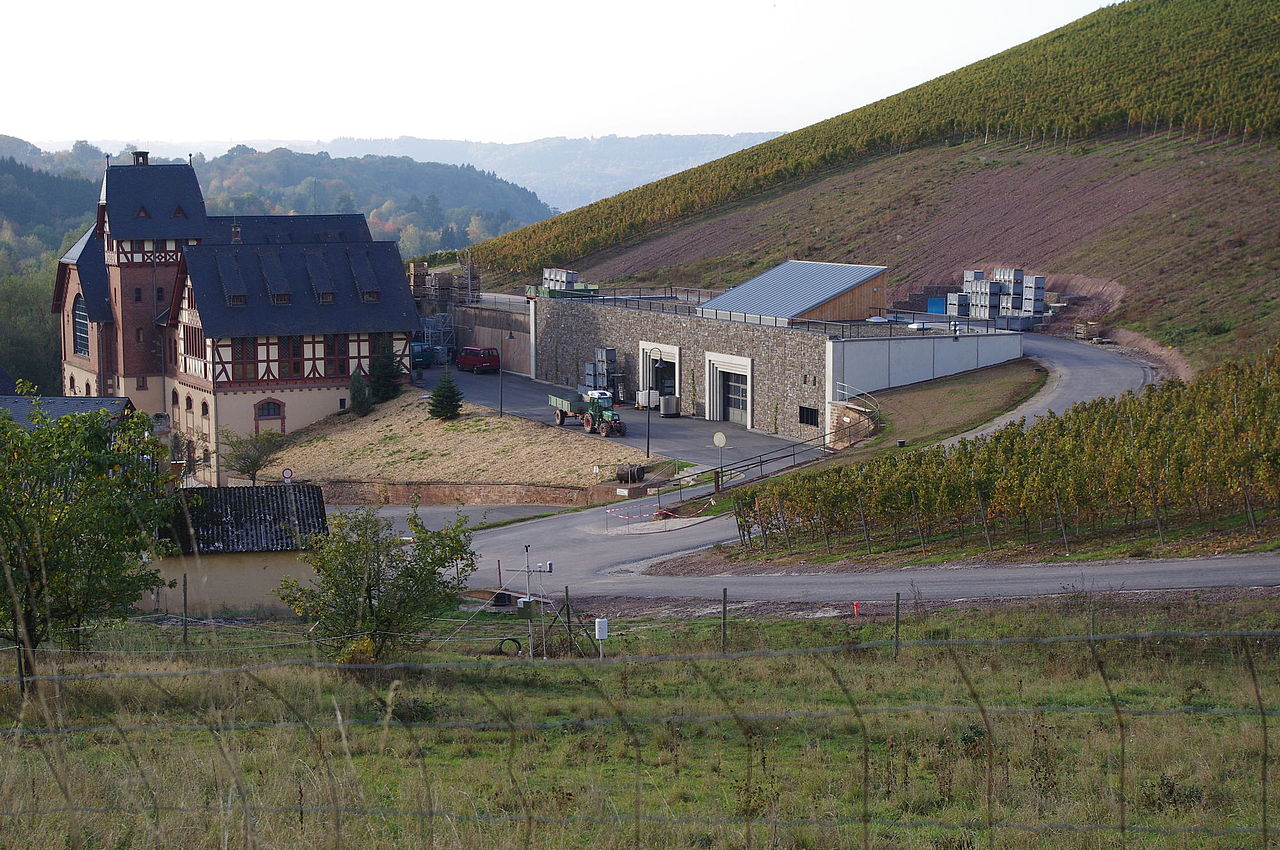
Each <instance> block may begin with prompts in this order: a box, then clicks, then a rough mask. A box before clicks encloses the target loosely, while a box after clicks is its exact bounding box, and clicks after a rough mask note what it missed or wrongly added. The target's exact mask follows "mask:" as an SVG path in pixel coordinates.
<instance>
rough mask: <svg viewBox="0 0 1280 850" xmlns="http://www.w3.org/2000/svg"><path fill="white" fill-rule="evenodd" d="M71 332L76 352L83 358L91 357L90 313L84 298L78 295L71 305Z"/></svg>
mask: <svg viewBox="0 0 1280 850" xmlns="http://www.w3.org/2000/svg"><path fill="white" fill-rule="evenodd" d="M71 330H72V337H73V338H74V341H75V342H74V344H75V352H76V354H79V355H80V356H81V357H88V356H89V311H88V310H86V309H85V306H84V296H83V295H80V294H79V293H77V294H76V300H75V301H73V302H72V303H71Z"/></svg>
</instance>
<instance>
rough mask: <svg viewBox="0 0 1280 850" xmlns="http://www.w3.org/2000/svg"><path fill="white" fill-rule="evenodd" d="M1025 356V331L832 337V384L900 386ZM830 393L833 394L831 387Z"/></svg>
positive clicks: (870, 389) (874, 387) (870, 387)
mask: <svg viewBox="0 0 1280 850" xmlns="http://www.w3.org/2000/svg"><path fill="white" fill-rule="evenodd" d="M1021 356H1022V334H1019V333H993V334H960V335H959V337H953V336H950V335H948V334H929V335H924V336H895V337H889V338H886V337H876V338H871V339H841V340H832V341H831V343H830V358H831V363H830V374H829V382H830V383H829V386H831V387H832V389H833V390H835V385H836V384H840V383H843V384H846V385H848V386H850V387H854V388H856V389H858V390H861V391H863V392H875V391H876V390H883V389H888V388H889V387H901V386H904V385H906V384H914V383H918V382H920V381H928V380H931V379H933V378H941V377H943V376H944V375H954V374H956V373H958V372H967V371H969V370H970V369H978V368H981V367H983V366H991V365H994V364H996V363H1003V362H1005V361H1006V360H1014V359H1016V358H1018V357H1021ZM832 397H833V398H834V397H835V394H834V392H833V394H832Z"/></svg>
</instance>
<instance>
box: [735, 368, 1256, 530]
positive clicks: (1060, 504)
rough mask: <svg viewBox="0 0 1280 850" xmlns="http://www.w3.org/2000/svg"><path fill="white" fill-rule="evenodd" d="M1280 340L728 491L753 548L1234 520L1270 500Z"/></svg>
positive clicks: (1248, 520) (1252, 520)
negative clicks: (1197, 370) (1161, 378)
mask: <svg viewBox="0 0 1280 850" xmlns="http://www.w3.org/2000/svg"><path fill="white" fill-rule="evenodd" d="M1277 434H1280V347H1276V348H1273V349H1271V350H1270V351H1269V352H1268V353H1267V354H1265V355H1263V356H1261V357H1258V358H1257V359H1254V360H1241V361H1231V362H1228V363H1226V364H1224V365H1222V366H1220V367H1218V368H1216V369H1214V370H1213V371H1211V372H1208V373H1205V374H1204V375H1202V376H1200V377H1199V378H1197V379H1196V380H1195V381H1192V382H1190V383H1184V382H1182V381H1179V380H1169V381H1166V382H1164V383H1162V384H1159V385H1153V386H1150V387H1148V388H1147V389H1146V390H1145V391H1144V392H1143V393H1141V394H1139V395H1135V394H1133V393H1127V394H1125V395H1123V396H1120V397H1117V398H1101V399H1096V400H1094V401H1090V402H1082V403H1079V404H1076V405H1075V406H1074V407H1072V408H1071V409H1070V410H1069V411H1067V412H1066V413H1064V414H1063V415H1061V416H1054V415H1052V414H1050V415H1047V416H1045V417H1042V418H1040V419H1038V420H1036V421H1035V422H1034V423H1033V424H1030V425H1028V424H1027V423H1025V422H1024V421H1020V422H1015V423H1010V424H1009V425H1007V426H1005V427H1004V428H1001V429H1000V430H998V431H996V432H994V433H992V434H990V435H988V436H983V437H978V438H975V439H966V440H960V441H958V442H957V443H955V444H954V445H951V446H931V447H928V448H922V449H917V450H913V451H904V452H899V453H894V454H887V455H883V456H880V457H878V458H875V459H873V460H871V461H868V462H865V463H861V464H857V465H853V466H846V467H839V468H831V469H826V470H823V471H821V472H817V473H814V474H809V475H794V476H789V477H785V478H779V479H776V480H771V481H767V482H764V483H760V484H756V485H752V486H748V487H744V488H742V489H740V490H738V491H737V492H736V494H735V496H734V514H735V516H736V518H737V522H738V529H739V534H740V539H741V542H742V544H743V545H744V546H746V547H748V548H752V549H763V550H773V549H777V548H786V549H790V548H793V547H795V546H797V545H809V546H813V545H817V546H822V545H825V546H826V548H827V550H828V551H834V549H835V547H837V546H838V547H840V548H841V549H847V550H854V551H858V550H866V551H867V552H871V551H873V550H874V549H876V548H882V549H883V548H897V547H902V546H914V545H919V547H920V548H921V549H925V548H926V547H927V545H928V541H929V540H931V539H936V538H940V537H945V538H964V537H972V538H974V539H977V540H981V541H983V542H984V543H985V545H986V546H987V547H988V548H990V549H995V548H998V547H1000V546H1002V545H1011V544H1017V543H1021V542H1029V541H1030V540H1031V539H1032V538H1033V537H1035V536H1038V535H1041V534H1046V533H1047V534H1051V535H1053V536H1056V537H1060V538H1061V540H1062V543H1063V545H1064V547H1065V548H1066V549H1067V550H1068V551H1069V550H1070V548H1071V546H1072V541H1073V540H1074V539H1075V538H1077V537H1079V536H1081V535H1083V534H1089V533H1099V532H1111V531H1126V532H1133V531H1138V530H1146V531H1147V532H1148V533H1149V532H1150V531H1151V530H1154V532H1155V533H1156V535H1157V536H1158V538H1159V539H1160V540H1161V542H1163V541H1164V538H1165V533H1166V531H1168V530H1169V529H1170V528H1171V527H1174V526H1181V525H1185V524H1187V523H1191V522H1202V523H1208V524H1209V525H1210V526H1216V525H1217V524H1218V523H1222V522H1224V521H1227V520H1230V521H1233V522H1242V523H1245V524H1247V525H1248V527H1249V528H1250V529H1251V530H1252V531H1253V532H1255V533H1256V531H1257V528H1258V525H1259V523H1260V522H1261V521H1262V519H1263V517H1264V512H1265V511H1268V510H1274V509H1275V508H1276V507H1277V506H1280V440H1277V438H1276V435H1277Z"/></svg>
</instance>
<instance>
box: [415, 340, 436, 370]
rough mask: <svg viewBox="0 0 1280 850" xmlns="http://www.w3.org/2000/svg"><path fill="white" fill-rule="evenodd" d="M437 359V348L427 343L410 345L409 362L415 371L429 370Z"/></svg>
mask: <svg viewBox="0 0 1280 850" xmlns="http://www.w3.org/2000/svg"><path fill="white" fill-rule="evenodd" d="M435 359H436V348H435V346H434V345H427V344H426V343H425V342H411V343H409V362H410V365H412V366H413V368H414V369H429V368H431V365H432V364H433V363H434V362H435Z"/></svg>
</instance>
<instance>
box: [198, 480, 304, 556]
mask: <svg viewBox="0 0 1280 850" xmlns="http://www.w3.org/2000/svg"><path fill="white" fill-rule="evenodd" d="M183 505H185V507H186V510H185V512H184V511H183ZM188 517H189V518H190V524H189V525H188V521H187V518H188ZM173 525H174V532H175V534H174V536H175V538H176V540H177V543H178V545H179V546H180V547H181V548H182V551H183V553H184V554H187V555H191V554H196V553H198V554H202V555H210V554H216V553H220V552H289V551H294V550H298V549H302V548H303V546H302V540H303V539H304V538H306V537H308V536H310V535H313V534H327V533H328V532H329V525H328V523H327V522H326V521H325V514H324V498H323V496H322V495H321V492H320V488H319V487H318V486H317V485H315V484H280V485H275V486H271V487H194V488H190V489H187V490H183V491H182V505H180V506H179V508H178V514H177V516H176V518H175V520H174V524H173Z"/></svg>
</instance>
